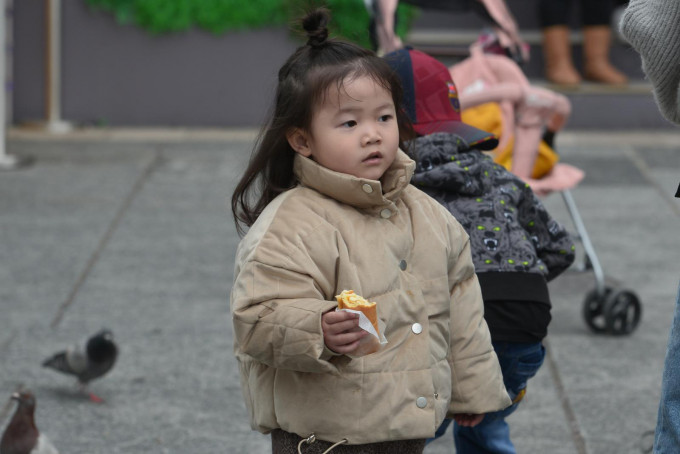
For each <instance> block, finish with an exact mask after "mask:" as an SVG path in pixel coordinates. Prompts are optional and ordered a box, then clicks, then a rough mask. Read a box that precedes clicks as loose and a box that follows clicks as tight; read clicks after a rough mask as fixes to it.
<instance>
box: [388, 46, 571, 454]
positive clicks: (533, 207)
mask: <svg viewBox="0 0 680 454" xmlns="http://www.w3.org/2000/svg"><path fill="white" fill-rule="evenodd" d="M385 59H386V60H387V61H388V62H389V63H390V65H391V66H392V68H393V69H394V70H395V72H396V73H397V74H398V75H399V76H400V78H401V81H402V85H403V86H404V87H403V88H404V92H405V97H404V106H403V108H404V110H405V111H406V113H407V114H408V115H409V117H410V118H411V120H412V122H413V125H414V129H415V131H416V133H417V134H418V135H419V137H418V138H416V139H415V140H414V141H412V142H411V146H410V150H409V151H410V154H411V156H412V158H413V159H414V160H415V161H416V171H415V174H414V176H413V178H412V180H411V182H412V183H413V184H415V185H416V186H418V187H419V188H420V189H422V190H423V191H425V192H426V193H427V194H429V195H430V196H431V197H433V198H434V199H436V200H437V201H439V202H440V203H441V204H442V205H444V206H445V207H446V208H447V209H448V210H449V211H450V212H451V213H452V214H453V215H454V216H455V218H456V219H457V220H458V221H459V222H460V223H461V225H462V226H463V227H464V228H465V230H466V231H467V232H468V234H469V236H470V249H471V251H472V258H473V262H474V265H475V272H476V273H477V277H478V279H479V283H480V286H481V288H482V297H483V299H484V318H485V320H486V322H487V324H488V326H489V331H490V332H491V340H492V342H493V346H494V349H495V350H496V354H497V356H498V359H499V362H500V365H501V370H502V372H503V381H504V383H505V386H506V389H507V391H508V394H509V395H510V398H512V399H513V405H512V406H510V407H508V408H506V409H505V410H502V411H499V412H496V413H489V414H486V415H485V416H484V419H483V420H482V421H481V423H479V424H476V425H474V426H470V425H469V424H459V421H456V424H454V429H453V438H454V442H455V445H456V452H457V453H458V454H467V453H478V452H485V453H510V452H515V448H514V446H513V444H512V441H511V440H510V431H509V427H508V424H507V423H506V421H505V418H506V417H507V416H508V415H509V414H511V413H512V412H513V411H514V410H515V409H516V408H517V405H518V404H519V402H520V401H521V400H522V398H523V397H524V394H525V392H526V386H527V381H528V380H529V379H530V378H531V377H533V376H534V375H535V374H536V372H537V371H538V369H539V368H540V366H541V364H542V363H543V358H544V355H545V349H544V347H543V344H542V340H543V338H544V337H545V336H546V334H547V328H548V324H549V323H550V320H551V316H550V307H551V304H550V295H549V292H548V285H547V282H548V281H549V280H551V279H553V278H555V277H556V276H557V275H559V274H560V273H562V272H563V271H564V270H566V269H567V268H568V267H569V266H570V265H571V264H572V262H573V261H574V245H573V242H572V240H571V238H570V236H569V234H568V233H567V232H566V231H565V229H564V228H563V227H562V226H561V225H560V224H559V223H557V222H556V221H555V220H554V219H552V217H551V216H550V214H549V213H548V212H547V211H546V209H545V207H544V206H543V204H542V203H541V202H540V201H539V200H538V198H537V197H536V196H535V195H534V193H533V192H532V191H531V188H530V187H529V185H528V184H526V183H525V182H524V181H522V180H521V179H520V178H518V177H517V176H515V175H513V174H512V173H510V172H509V171H507V170H506V169H505V168H504V167H502V166H500V165H499V164H496V163H494V162H493V160H492V158H491V157H490V156H487V155H485V154H484V153H483V152H482V151H480V150H488V149H492V148H494V147H495V146H496V145H497V140H496V139H495V137H494V136H493V135H492V134H489V133H486V132H484V131H481V130H478V129H476V128H473V127H471V126H469V125H466V124H464V123H462V121H461V120H460V106H459V102H458V97H457V92H456V87H455V84H454V83H453V81H452V80H451V78H450V74H449V71H448V69H447V68H446V67H445V66H444V65H443V64H441V63H440V62H438V61H437V60H435V59H434V58H431V57H429V56H428V55H426V54H424V53H422V52H419V51H416V50H412V49H409V48H406V49H401V50H399V51H396V52H393V53H391V54H388V55H386V56H385ZM450 423H451V419H447V420H445V421H444V423H443V424H442V425H441V426H440V427H439V429H438V430H437V434H436V436H435V438H436V437H439V436H441V435H443V434H444V432H445V431H446V429H447V427H448V425H449V424H450Z"/></svg>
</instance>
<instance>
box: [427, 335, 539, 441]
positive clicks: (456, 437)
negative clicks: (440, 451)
mask: <svg viewBox="0 0 680 454" xmlns="http://www.w3.org/2000/svg"><path fill="white" fill-rule="evenodd" d="M493 348H494V350H495V351H496V355H497V356H498V362H499V363H500V365H501V371H502V372H503V382H504V383H505V388H506V389H507V391H508V394H509V395H510V398H511V399H512V401H513V403H512V405H511V406H509V407H508V408H506V409H504V410H501V411H497V412H494V413H487V414H486V415H484V419H483V420H482V422H480V423H479V424H477V425H476V426H475V427H461V426H459V425H458V424H456V423H455V422H454V425H453V442H454V443H455V445H456V453H457V454H472V453H475V454H477V453H480V454H481V453H493V454H515V452H516V451H515V447H514V445H513V444H512V441H510V427H508V423H506V422H505V418H506V417H508V416H509V415H510V414H511V413H512V412H514V411H515V409H517V406H518V405H519V403H520V401H521V400H522V398H523V397H524V393H525V392H526V387H527V381H528V380H529V379H530V378H531V377H533V376H534V375H536V372H538V369H539V368H540V367H541V365H542V364H543V358H544V357H545V349H544V348H543V345H542V344H541V343H540V342H535V343H517V342H494V343H493ZM451 421H452V420H451V419H445V420H444V422H443V423H442V425H441V426H439V429H437V432H436V433H435V436H434V438H432V439H430V440H428V441H432V440H434V439H435V438H439V437H441V436H442V435H444V433H445V432H446V429H447V427H448V426H449V424H451Z"/></svg>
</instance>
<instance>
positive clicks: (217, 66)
mask: <svg viewBox="0 0 680 454" xmlns="http://www.w3.org/2000/svg"><path fill="white" fill-rule="evenodd" d="M14 7H15V11H14V43H15V46H14V79H15V89H14V103H13V108H14V123H15V124H20V123H22V122H25V121H31V120H40V119H44V117H45V114H44V109H45V108H44V105H45V102H44V96H45V82H44V72H45V71H44V68H45V56H44V49H45V27H44V24H45V11H44V2H39V1H36V0H32V1H25V0H22V1H17V2H15V3H14ZM62 24H63V25H62V26H63V30H62V31H63V35H62V36H63V37H62V117H63V119H64V120H67V121H71V122H74V123H76V124H100V123H103V124H107V125H145V126H180V125H181V126H226V127H229V126H257V125H259V123H260V122H261V121H262V119H263V117H264V113H265V111H266V109H267V107H268V105H269V100H270V98H271V96H272V93H273V90H274V82H275V81H276V72H277V71H278V68H279V67H280V66H281V64H282V63H283V62H284V61H285V59H286V58H287V57H288V55H290V54H291V52H293V50H294V49H295V47H296V43H295V42H294V41H293V40H291V39H290V38H289V35H288V33H287V31H286V30H284V29H283V28H282V29H263V30H258V31H250V32H232V33H226V34H223V35H220V36H216V35H212V34H210V33H208V32H204V31H201V30H191V31H188V32H183V33H174V34H168V35H162V36H154V35H151V34H149V33H147V32H146V31H144V30H142V29H140V28H138V27H136V26H133V25H120V24H118V23H117V22H116V20H115V18H114V17H113V16H112V15H111V14H108V13H104V12H101V11H99V10H92V9H90V8H89V7H88V6H87V5H86V3H85V2H84V0H68V1H64V2H62Z"/></svg>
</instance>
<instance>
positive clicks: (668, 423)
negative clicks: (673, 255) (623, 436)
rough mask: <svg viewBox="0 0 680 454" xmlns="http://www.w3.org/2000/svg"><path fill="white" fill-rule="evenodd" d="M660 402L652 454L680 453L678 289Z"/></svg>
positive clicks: (679, 327) (679, 321)
mask: <svg viewBox="0 0 680 454" xmlns="http://www.w3.org/2000/svg"><path fill="white" fill-rule="evenodd" d="M661 380H662V381H661V400H660V401H659V415H658V419H657V420H656V433H655V435H654V452H655V453H656V454H671V453H678V452H680V285H679V286H678V294H677V297H676V300H675V316H674V317H673V324H672V325H671V330H670V333H669V335H668V348H667V349H666V360H665V363H664V369H663V377H662V379H661Z"/></svg>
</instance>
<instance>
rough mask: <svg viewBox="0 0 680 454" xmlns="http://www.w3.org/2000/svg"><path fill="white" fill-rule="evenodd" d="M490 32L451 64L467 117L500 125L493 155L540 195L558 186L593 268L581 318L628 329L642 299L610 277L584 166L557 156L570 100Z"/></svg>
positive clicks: (597, 328) (492, 128)
mask: <svg viewBox="0 0 680 454" xmlns="http://www.w3.org/2000/svg"><path fill="white" fill-rule="evenodd" d="M503 48H504V45H503V44H502V43H501V42H500V41H499V39H498V38H497V36H496V35H495V34H494V33H493V32H487V33H483V34H482V35H481V37H480V39H479V40H478V41H477V42H476V43H474V44H473V45H472V46H471V47H470V56H469V57H468V58H466V59H464V60H462V61H461V62H459V63H457V64H454V65H453V66H451V67H450V68H449V70H450V73H451V77H452V79H453V80H454V81H455V82H456V86H457V87H458V92H459V93H458V95H459V100H460V103H461V110H462V112H461V117H462V120H463V121H464V122H465V123H468V124H470V125H473V126H475V127H477V128H480V129H482V130H486V131H489V132H494V133H496V135H497V136H499V146H498V147H497V148H496V150H495V151H494V160H495V161H496V162H498V163H499V164H502V165H503V166H504V167H506V168H508V169H509V170H511V171H512V172H513V173H515V174H516V175H518V176H519V177H521V178H523V179H524V180H525V181H526V182H527V183H528V184H529V185H530V186H531V187H532V189H533V190H534V192H535V193H536V194H537V195H539V196H546V195H548V194H550V193H552V192H556V191H557V192H560V193H561V195H562V198H563V200H564V203H565V204H566V207H567V210H568V212H569V214H570V216H571V218H572V221H573V224H574V227H575V228H576V231H577V236H576V237H577V239H579V240H580V242H581V243H582V245H583V248H584V251H585V263H584V265H583V267H582V269H586V270H589V269H592V270H593V273H594V275H595V288H594V289H593V290H591V291H590V292H588V293H587V294H586V297H585V300H584V302H583V318H584V320H585V322H586V325H587V326H588V327H589V328H590V329H591V330H592V331H594V332H596V333H607V334H612V335H625V334H630V333H632V332H633V331H634V330H635V328H636V327H637V326H638V324H639V322H640V318H641V313H642V307H641V304H640V300H639V299H638V297H637V296H636V295H635V293H634V292H632V291H630V290H626V289H622V288H616V287H612V286H610V285H607V284H606V283H605V275H604V272H603V270H602V267H601V265H600V262H599V260H598V258H597V255H596V254H595V249H594V248H593V245H592V243H591V241H590V238H589V236H588V232H587V231H586V228H585V225H584V224H583V221H582V219H581V216H580V214H579V211H578V209H577V207H576V203H575V201H574V199H573V197H572V195H571V192H570V189H571V188H573V187H575V186H576V185H577V184H578V183H579V182H580V181H581V179H582V178H583V176H584V173H583V171H581V170H580V169H578V168H576V167H574V166H571V165H569V164H564V163H560V162H558V161H559V157H558V156H557V154H556V153H555V152H554V150H553V149H552V146H551V145H552V138H553V137H554V135H555V134H556V133H557V132H558V131H559V130H560V129H561V128H562V127H563V126H564V124H565V123H566V121H567V119H568V117H569V114H570V111H571V104H570V102H569V100H568V99H567V98H566V97H564V96H563V95H560V94H558V93H555V92H552V91H550V90H546V89H543V88H540V87H534V86H531V84H530V83H529V81H528V80H527V78H526V77H525V75H524V73H523V72H522V70H521V69H520V67H519V66H518V65H517V63H516V62H515V61H513V59H511V58H508V56H507V53H506V52H502V51H500V52H499V50H502V49H503Z"/></svg>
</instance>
